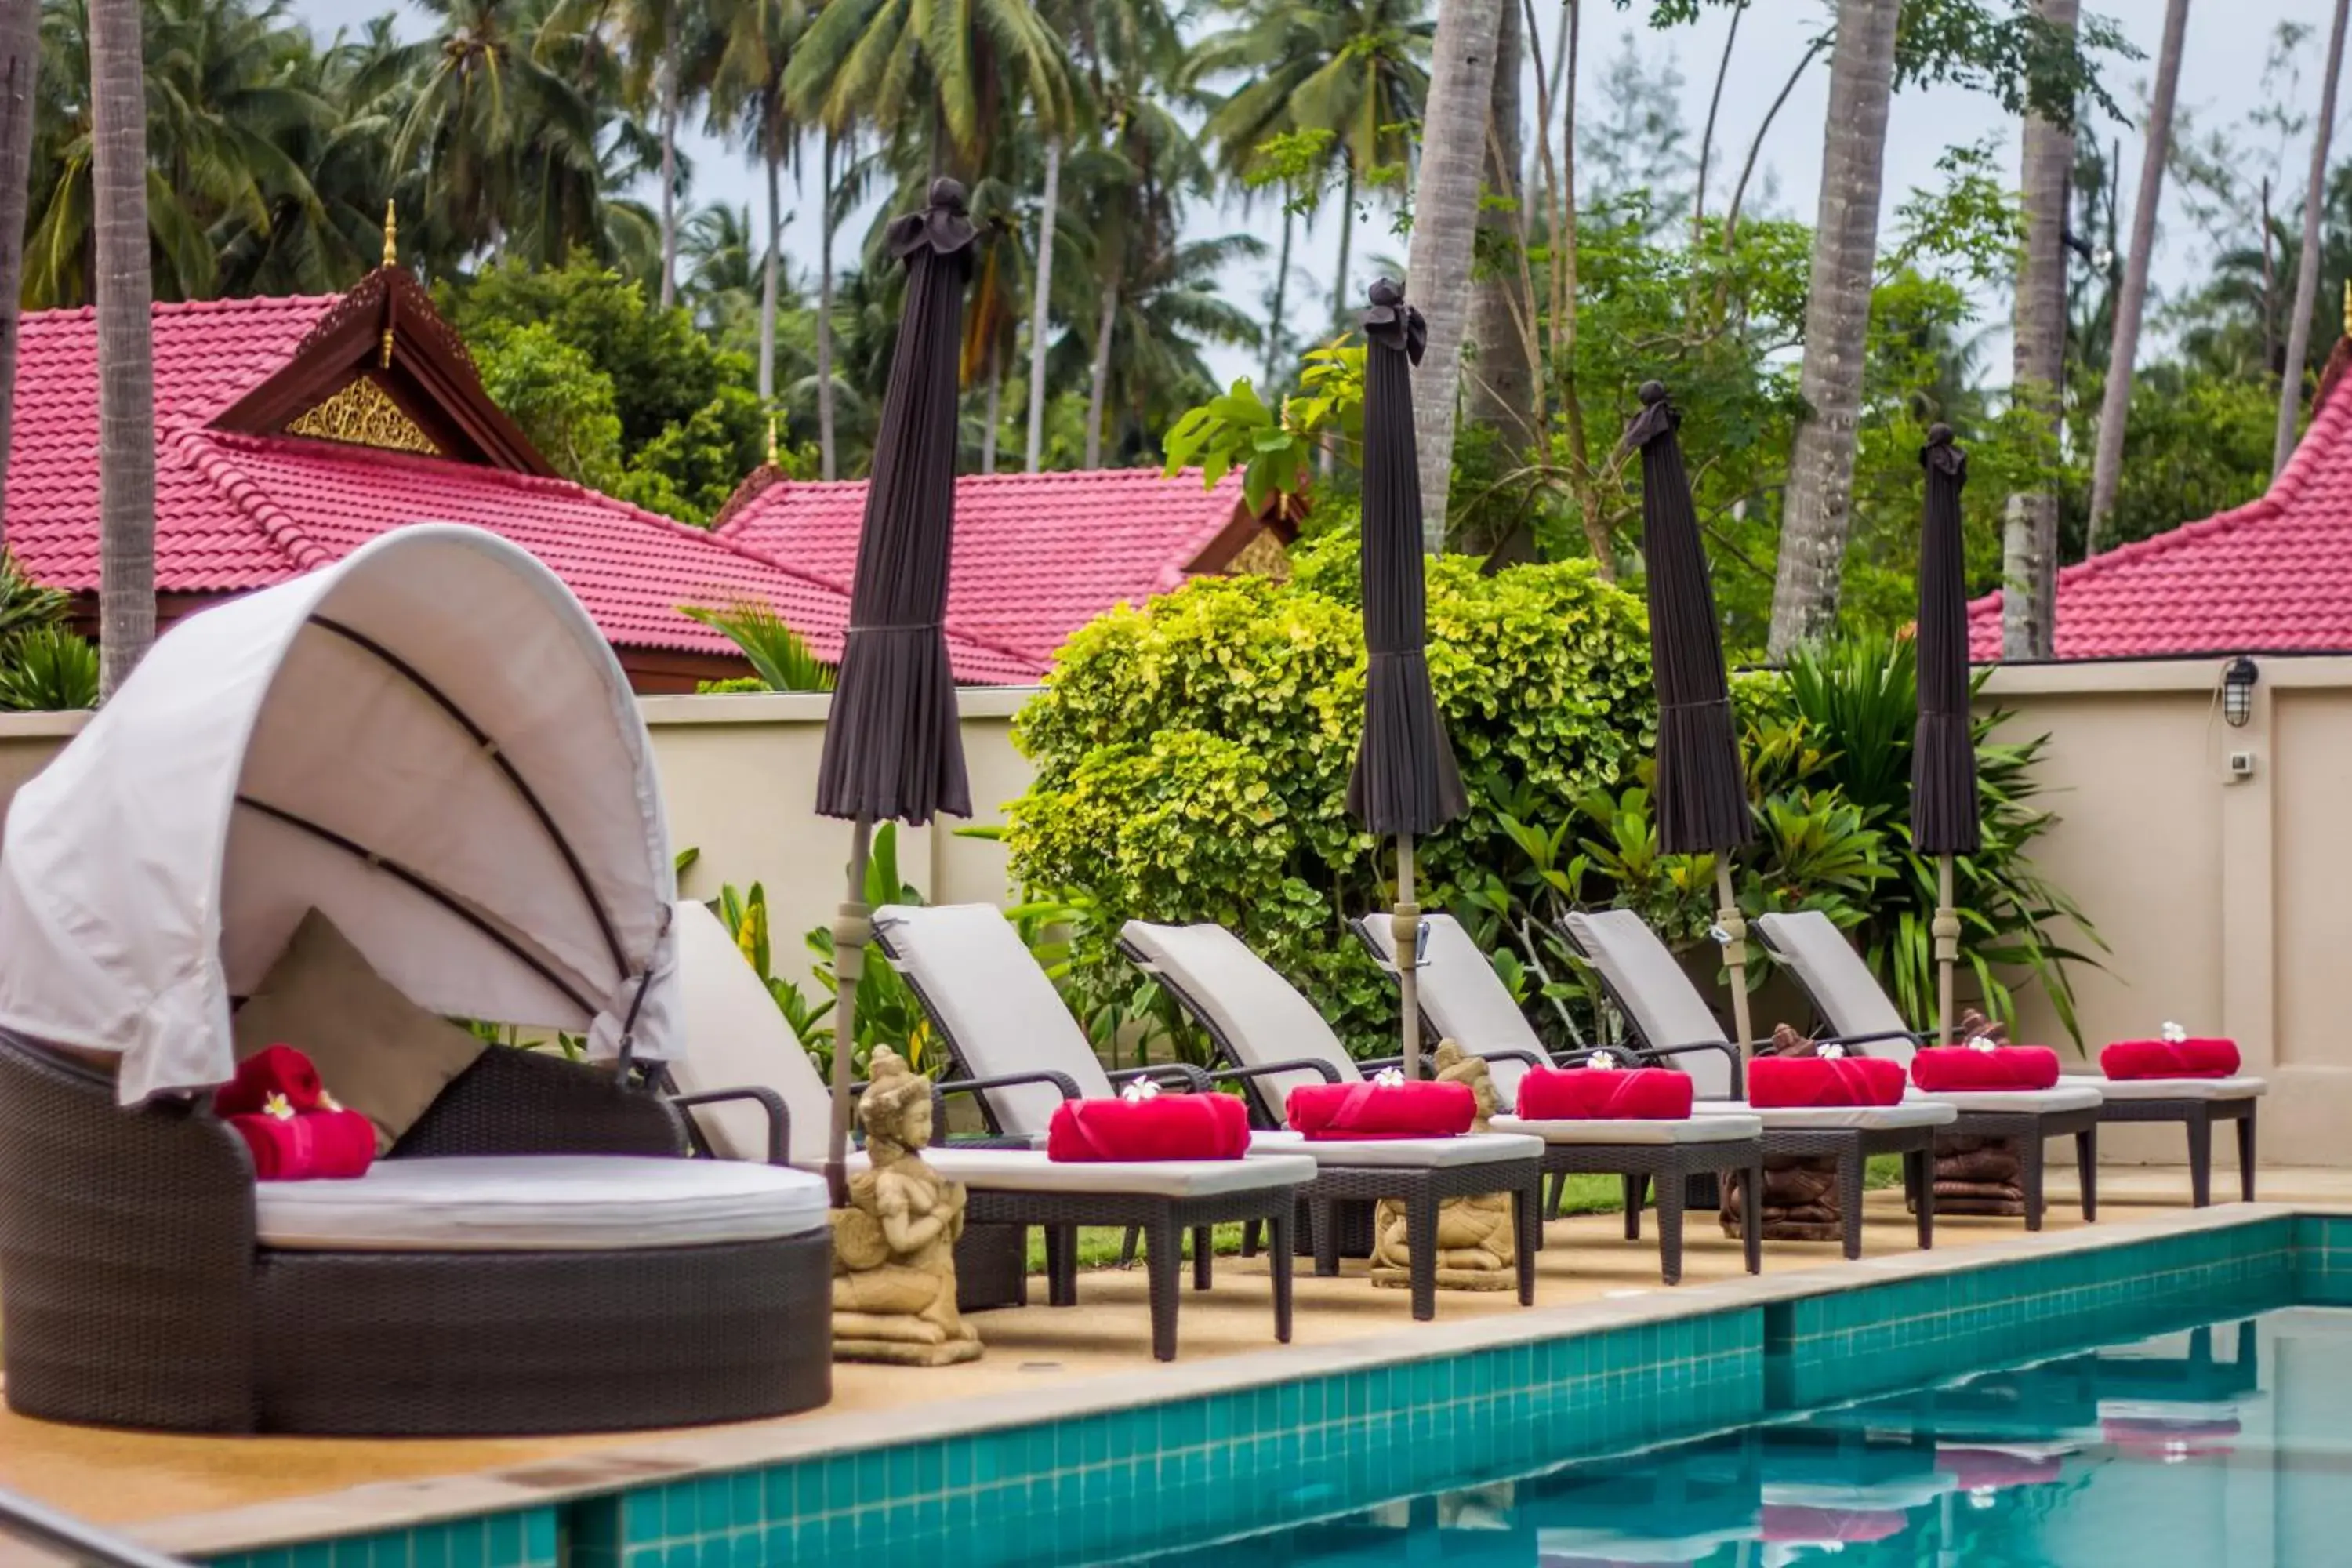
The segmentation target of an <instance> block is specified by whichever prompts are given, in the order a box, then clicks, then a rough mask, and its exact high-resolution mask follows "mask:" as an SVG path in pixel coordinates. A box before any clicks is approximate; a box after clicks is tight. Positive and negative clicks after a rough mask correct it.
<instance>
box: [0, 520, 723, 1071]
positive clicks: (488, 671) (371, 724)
mask: <svg viewBox="0 0 2352 1568" xmlns="http://www.w3.org/2000/svg"><path fill="white" fill-rule="evenodd" d="M676 895H677V874H676V870H675V868H674V866H673V864H672V861H671V858H670V850H669V841H668V835H667V830H666V829H665V827H664V825H663V820H662V806H661V791H660V785H659V783H658V781H657V780H656V777H655V774H654V766H653V757H652V750H651V747H650V744H649V742H648V741H647V738H646V729H645V723H644V721H643V720H642V719H640V718H639V717H638V714H637V710H636V704H635V701H634V700H632V699H631V697H630V694H629V689H628V683H627V681H626V679H625V677H624V676H623V674H622V672H621V668H620V665H619V663H618V662H617V661H616V660H615V659H614V657H613V652H612V649H611V648H610V647H608V646H607V645H606V643H605V641H604V637H603V636H602V635H601V634H600V633H599V632H598V631H597V629H596V627H595V626H594V625H593V623H592V622H591V621H590V620H589V618H588V615H587V612H586V611H585V610H583V609H582V608H581V606H580V603H579V601H578V600H576V599H574V598H573V597H572V594H571V591H570V590H569V589H567V588H566V587H565V586H564V585H563V584H562V583H561V582H559V581H558V580H557V579H556V577H555V575H554V574H552V573H551V572H549V571H548V570H547V568H546V567H544V566H542V565H541V564H540V563H538V562H537V561H536V560H534V559H533V558H532V557H531V556H530V554H528V553H526V552H524V551H522V550H520V549H519V548H518V547H516V546H515V545H512V544H509V543H508V542H506V541H504V540H502V539H499V538H498V537H497V536H496V535H493V534H489V533H485V532H482V531H478V530H475V529H470V528H456V527H449V526H445V525H438V524H435V525H427V526H422V527H415V528H407V529H403V530H400V531H397V532H394V533H390V534H386V535H384V536H383V537H381V538H379V539H376V540H374V541H373V542H370V543H368V544H366V545H364V546H362V548H361V549H359V550H358V551H355V552H353V553H352V554H351V555H350V556H349V557H347V558H345V559H344V560H342V561H341V562H339V563H336V564H334V565H332V566H329V567H326V568H324V569H322V570H320V571H318V572H315V573H312V574H310V575H308V576H305V577H302V578H299V579H298V580H296V581H294V582H291V583H287V584H280V585H279V586H278V587H275V588H271V589H268V590H267V591H265V592H262V593H258V594H255V595H251V596H250V597H247V598H244V599H238V600H235V601H233V602H231V603H229V604H226V605H220V606H219V607H217V608H215V609H209V610H205V611H204V612H203V613H201V614H199V615H195V616H190V617H189V618H188V619H187V620H185V621H184V622H182V623H181V624H180V625H179V626H174V627H173V629H172V631H171V632H170V634H169V635H167V636H165V637H163V638H162V639H160V640H159V641H158V642H157V643H156V645H155V647H154V649H153V651H152V652H151V653H150V654H149V655H148V656H147V658H146V660H145V661H144V662H143V663H142V664H141V665H140V667H139V668H138V670H137V672H136V673H135V674H133V675H132V677H131V679H129V680H126V681H125V682H124V683H123V685H122V688H121V690H119V691H117V692H116V693H115V695H114V697H113V699H112V700H110V702H108V703H107V705H106V707H105V708H104V709H103V710H100V712H99V713H98V714H97V716H96V717H94V718H93V719H91V721H90V722H89V726H88V727H87V728H86V729H84V730H83V731H82V732H81V733H80V735H79V736H78V737H76V739H75V740H74V742H73V743H72V744H71V745H69V746H68V747H67V748H66V749H65V750H64V752H61V753H59V755H58V758H57V760H56V761H55V762H53V763H50V764H49V766H48V767H47V769H46V770H44V771H43V772H42V773H40V774H39V775H38V776H37V777H36V778H34V779H33V780H32V781H31V782H29V783H27V784H26V785H25V786H24V788H23V789H21V790H20V791H18V792H17V795H16V800H15V802H14V804H13V805H11V806H10V807H9V810H8V817H7V829H6V833H5V839H0V1027H5V1028H7V1029H11V1030H14V1031H16V1032H18V1033H21V1034H24V1035H26V1036H29V1037H34V1038H37V1039H42V1040H47V1041H50V1042H53V1043H55V1044H58V1045H63V1046H74V1047H81V1048H83V1049H85V1050H92V1051H100V1052H109V1053H115V1054H119V1055H120V1056H121V1058H122V1059H121V1100H122V1103H124V1104H126V1105H130V1104H135V1103H137V1102H139V1101H140V1100H145V1099H147V1098H148V1097H150V1096H152V1095H155V1094H159V1093H164V1092H169V1091H173V1090H194V1089H205V1088H209V1087H211V1086H213V1085H215V1084H219V1083H221V1082H224V1081H226V1079H228V1078H229V1077H230V1075H231V1074H232V1072H233V1071H234V1070H235V1065H236V1064H235V1058H234V1053H233V1049H232V1043H231V1037H230V1033H229V1003H230V998H231V997H232V996H242V995H245V994H249V993H250V992H251V991H252V989H253V988H254V986H255V985H256V984H258V983H259V982H260V980H261V979H262V977H263V975H264V974H266V973H268V968H269V965H270V963H272V962H273V961H274V960H275V959H276V958H277V956H278V953H279V952H281V951H282V950H283V949H284V947H285V945H286V942H287V940H288V939H289V937H290V936H291V935H292V934H293V931H294V928H295V926H296V924H297V923H298V922H299V921H300V920H301V919H302V916H303V914H304V913H305V912H306V911H307V910H310V909H313V908H316V909H318V910H321V911H323V912H324V913H325V914H326V915H327V917H328V918H329V919H330V920H331V921H334V922H335V924H336V925H337V926H339V927H341V929H342V931H344V932H345V934H347V935H348V936H349V937H350V938H351V939H352V942H354V943H356V944H357V945H358V947H359V948H360V950H361V951H362V952H364V953H365V954H366V955H367V957H368V959H369V961H370V962H371V963H373V965H374V966H375V968H376V969H377V971H378V972H379V973H382V974H383V976H384V978H385V979H386V980H388V981H390V982H391V983H392V984H394V985H396V986H398V987H399V988H400V989H401V991H402V992H404V994H406V995H408V996H409V997H410V998H411V999H412V1000H414V1001H415V1002H416V1003H417V1004H418V1005H422V1006H425V1007H429V1008H432V1009H433V1010H435V1011H436V1012H439V1013H444V1014H447V1015H451V1016H461V1017H473V1018H486V1019H492V1020H497V1021H499V1022H502V1023H513V1024H522V1025H527V1026H543V1027H548V1028H556V1029H565V1030H575V1031H579V1030H584V1031H586V1032H587V1033H588V1035H589V1037H590V1047H591V1050H592V1053H593V1054H598V1055H603V1056H607V1057H609V1056H612V1055H615V1054H617V1052H618V1049H619V1047H620V1044H621V1039H622V1036H623V1034H624V1032H627V1033H628V1035H629V1037H630V1040H631V1048H632V1050H633V1051H634V1052H635V1053H636V1054H639V1055H642V1056H644V1057H646V1058H656V1059H658V1058H667V1056H669V1055H670V1054H671V1047H672V1046H673V1044H674V1043H676V1042H677V1041H678V1040H679V1039H680V1037H682V1033H683V1031H682V1028H681V1027H680V1026H679V1025H678V1023H677V1018H678V1009H679V1003H678V1000H677V995H676V991H677V984H676V982H677V958H676V942H675V938H674V937H673V935H672V934H671V932H670V929H669V920H670V904H671V901H672V900H673V899H674V898H675V897H676Z"/></svg>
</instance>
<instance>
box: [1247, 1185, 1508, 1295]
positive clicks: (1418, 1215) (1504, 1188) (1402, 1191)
mask: <svg viewBox="0 0 2352 1568" xmlns="http://www.w3.org/2000/svg"><path fill="white" fill-rule="evenodd" d="M1542 1170H1543V1167H1542V1165H1541V1163H1539V1162H1538V1161H1535V1160H1490V1161H1486V1162H1485V1163H1480V1164H1475V1165H1447V1166H1443V1167H1440V1168H1438V1169H1436V1170H1422V1171H1417V1170H1413V1169H1412V1168H1411V1167H1409V1166H1382V1165H1325V1166H1324V1167H1323V1173H1322V1174H1321V1175H1320V1176H1318V1177H1317V1178H1316V1181H1315V1184H1314V1185H1312V1186H1310V1187H1308V1188H1307V1206H1308V1208H1309V1210H1310V1211H1311V1212H1312V1213H1313V1215H1314V1220H1313V1225H1314V1229H1315V1272H1316V1273H1317V1274H1318V1275H1324V1276H1329V1275H1333V1274H1337V1273H1339V1226H1338V1225H1337V1223H1336V1222H1335V1220H1334V1217H1333V1215H1332V1212H1331V1211H1332V1210H1333V1209H1334V1208H1335V1207H1336V1206H1337V1205H1339V1204H1342V1203H1345V1202H1347V1201H1349V1200H1350V1199H1355V1200H1367V1199H1370V1200H1378V1199H1381V1198H1397V1199H1401V1200H1402V1202H1403V1204H1404V1205H1405V1226H1406V1230H1407V1234H1408V1237H1409V1239H1408V1240H1407V1242H1406V1247H1407V1248H1408V1249H1409V1250H1410V1251H1411V1252H1412V1315H1413V1318H1414V1319H1415V1321H1421V1322H1427V1321H1429V1320H1430V1319H1432V1318H1434V1317H1435V1316H1437V1205H1439V1204H1440V1203H1442V1202H1444V1200H1445V1199H1447V1198H1461V1197H1476V1196H1480V1195H1482V1194H1487V1193H1508V1194H1511V1218H1512V1223H1513V1225H1514V1227H1515V1228H1516V1231H1517V1236H1516V1237H1515V1239H1516V1240H1517V1244H1518V1287H1519V1305H1521V1306H1523V1307H1531V1306H1533V1305H1535V1300H1536V1252H1537V1250H1538V1248H1540V1247H1542V1246H1543V1174H1542ZM1282 1240H1283V1238H1282V1237H1278V1236H1277V1237H1275V1238H1274V1241H1273V1245H1274V1247H1275V1248H1276V1250H1279V1249H1280V1248H1281V1247H1282Z"/></svg>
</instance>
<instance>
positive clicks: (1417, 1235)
mask: <svg viewBox="0 0 2352 1568" xmlns="http://www.w3.org/2000/svg"><path fill="white" fill-rule="evenodd" d="M1404 1241H1405V1249H1406V1251H1407V1252H1408V1253H1409V1254H1410V1255H1411V1258H1412V1316H1413V1321H1415V1322H1424V1323H1425V1322H1427V1321H1429V1320H1430V1319H1432V1318H1433V1317H1435V1316H1437V1198H1436V1195H1435V1194H1433V1193H1432V1192H1430V1190H1429V1188H1428V1187H1427V1186H1426V1185H1425V1184H1424V1185H1423V1186H1420V1187H1417V1188H1415V1189H1414V1190H1413V1192H1412V1194H1409V1195H1408V1196H1407V1197H1406V1198H1405V1200H1404Z"/></svg>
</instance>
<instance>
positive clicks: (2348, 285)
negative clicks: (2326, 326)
mask: <svg viewBox="0 0 2352 1568" xmlns="http://www.w3.org/2000/svg"><path fill="white" fill-rule="evenodd" d="M2344 335H2345V336H2346V337H2347V338H2352V278H2347V279H2344Z"/></svg>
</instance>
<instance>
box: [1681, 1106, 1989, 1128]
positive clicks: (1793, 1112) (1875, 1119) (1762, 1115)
mask: <svg viewBox="0 0 2352 1568" xmlns="http://www.w3.org/2000/svg"><path fill="white" fill-rule="evenodd" d="M1691 1115H1692V1116H1694V1117H1700V1116H1704V1117H1707V1118H1709V1119H1713V1118H1715V1117H1718V1116H1740V1117H1751V1116H1752V1117H1754V1118H1756V1119H1757V1120H1758V1121H1761V1122H1762V1123H1763V1124H1764V1131H1767V1132H1792V1131H1793V1132H1827V1131H1840V1130H1843V1129H1854V1130H1858V1131H1878V1130H1881V1129H1885V1128H1889V1127H1948V1126H1949V1125H1950V1124H1951V1123H1953V1122H1955V1121H1958V1120H1959V1119H1960V1113H1959V1112H1958V1110H1955V1109H1954V1108H1953V1106H1952V1104H1951V1102H1950V1101H1949V1100H1905V1101H1904V1102H1903V1103H1902V1104H1900V1105H1792V1106H1787V1107H1781V1108H1776V1109H1773V1110H1758V1109H1757V1108H1756V1107H1754V1106H1752V1105H1750V1104H1748V1102H1747V1101H1746V1100H1700V1101H1698V1102H1697V1103H1696V1104H1695V1105H1693V1106H1692V1107H1691Z"/></svg>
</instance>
